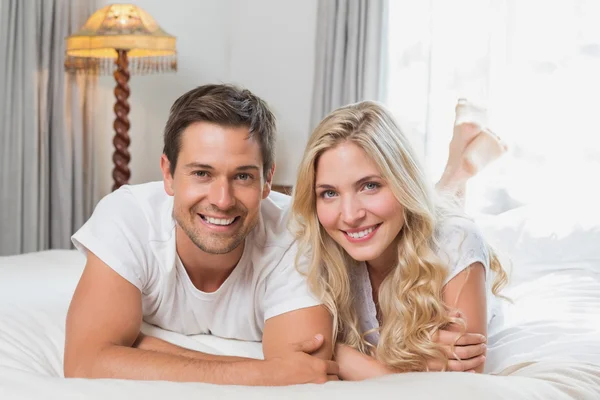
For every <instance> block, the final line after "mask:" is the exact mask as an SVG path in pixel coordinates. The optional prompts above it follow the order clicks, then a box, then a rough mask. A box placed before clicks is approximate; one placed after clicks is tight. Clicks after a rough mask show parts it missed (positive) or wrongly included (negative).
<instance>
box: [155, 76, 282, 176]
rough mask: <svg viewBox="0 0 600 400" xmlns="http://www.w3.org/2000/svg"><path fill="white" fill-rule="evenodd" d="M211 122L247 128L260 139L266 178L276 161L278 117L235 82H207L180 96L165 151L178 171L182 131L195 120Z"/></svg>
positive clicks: (172, 169)
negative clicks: (234, 84)
mask: <svg viewBox="0 0 600 400" xmlns="http://www.w3.org/2000/svg"><path fill="white" fill-rule="evenodd" d="M200 121H205V122H212V123H215V124H219V125H223V126H228V127H240V126H244V127H247V128H248V129H249V131H250V137H254V138H255V139H256V140H258V143H259V145H260V150H261V154H262V159H263V172H264V176H265V179H266V178H267V176H268V174H269V171H270V170H271V167H272V166H273V163H274V162H275V129H276V128H275V116H274V115H273V113H272V112H271V110H270V109H269V106H268V105H267V103H266V102H265V101H263V100H262V99H260V98H259V97H258V96H255V95H254V94H252V92H250V91H249V90H247V89H241V88H238V87H236V86H233V85H224V84H223V85H214V84H213V85H204V86H199V87H197V88H195V89H192V90H190V91H189V92H187V93H185V94H184V95H183V96H181V97H180V98H178V99H177V100H176V101H175V103H173V106H172V107H171V111H170V113H169V119H168V120H167V124H166V126H165V135H164V141H165V143H164V148H163V153H164V154H165V155H166V156H167V159H168V160H169V163H170V164H171V165H170V169H171V174H174V173H175V166H176V165H177V157H178V156H179V151H180V149H181V134H182V132H183V131H184V130H185V129H186V128H187V127H188V126H190V125H191V124H193V123H194V122H200Z"/></svg>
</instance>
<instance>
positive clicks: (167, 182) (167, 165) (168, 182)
mask: <svg viewBox="0 0 600 400" xmlns="http://www.w3.org/2000/svg"><path fill="white" fill-rule="evenodd" d="M160 170H161V171H162V176H163V185H164V186H165V192H167V194H168V195H169V196H173V195H174V194H175V191H174V190H173V175H172V174H171V162H170V161H169V159H168V158H167V156H166V155H165V154H163V155H162V156H161V157H160Z"/></svg>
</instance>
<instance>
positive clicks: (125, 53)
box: [65, 4, 177, 190]
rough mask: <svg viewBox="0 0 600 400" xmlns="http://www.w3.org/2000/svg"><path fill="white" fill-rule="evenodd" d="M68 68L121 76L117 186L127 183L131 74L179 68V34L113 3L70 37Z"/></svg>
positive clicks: (118, 78) (117, 94)
mask: <svg viewBox="0 0 600 400" xmlns="http://www.w3.org/2000/svg"><path fill="white" fill-rule="evenodd" d="M65 69H66V70H67V71H68V72H73V73H89V74H113V75H114V77H115V80H116V83H117V85H116V87H115V97H116V99H117V101H116V103H115V106H114V111H115V115H116V119H115V122H114V128H115V138H114V140H113V144H114V146H115V152H114V154H113V162H114V164H115V166H114V169H113V179H114V185H113V190H115V189H118V188H119V187H120V186H122V185H124V184H127V183H128V182H129V178H130V176H131V172H130V170H129V168H128V164H129V161H130V159H131V156H130V154H129V151H128V147H129V143H130V139H129V135H128V131H129V128H130V123H129V119H128V117H127V116H128V114H129V103H128V102H127V99H128V98H129V94H130V90H129V84H128V82H129V77H130V73H133V74H149V73H163V72H174V71H176V70H177V52H176V47H175V37H174V36H171V35H169V34H168V33H166V32H165V31H164V30H162V29H161V28H160V27H159V26H158V24H156V22H155V21H154V19H153V18H152V17H151V16H150V15H149V14H148V13H147V12H145V11H144V10H142V9H140V8H139V7H137V6H135V5H132V4H111V5H108V6H106V7H104V8H101V9H100V10H98V11H96V12H95V13H94V14H93V15H92V16H91V17H90V18H89V19H88V20H87V22H86V23H85V25H84V26H83V27H82V28H81V30H79V31H78V32H76V33H74V34H72V35H70V36H69V37H67V38H66V55H65Z"/></svg>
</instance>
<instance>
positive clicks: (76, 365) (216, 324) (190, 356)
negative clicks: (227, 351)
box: [64, 85, 506, 385]
mask: <svg viewBox="0 0 600 400" xmlns="http://www.w3.org/2000/svg"><path fill="white" fill-rule="evenodd" d="M465 110H467V111H468V110H469V105H468V104H462V103H459V105H458V106H457V122H460V121H459V118H458V117H459V116H460V115H463V114H464V112H463V111H465ZM467 119H468V118H467ZM462 122H464V123H457V124H456V125H455V130H454V135H453V138H452V141H451V143H450V157H449V160H448V164H447V167H446V170H445V172H444V175H443V177H442V179H441V180H440V182H439V183H438V185H437V190H435V191H434V190H433V189H434V188H432V187H430V185H429V183H428V180H427V178H426V177H425V175H424V173H423V168H422V166H421V164H420V163H419V161H418V160H417V158H416V155H415V152H414V150H413V149H412V147H411V146H410V144H409V143H408V141H407V138H406V136H405V135H404V134H403V133H402V131H401V130H400V129H399V127H398V126H397V124H396V122H395V121H394V118H393V117H392V116H391V115H390V113H389V111H387V110H386V109H385V108H384V107H382V106H381V105H379V104H377V103H373V102H362V103H358V104H354V105H349V106H346V107H342V108H340V109H338V110H336V111H334V112H332V113H331V114H330V115H329V116H327V117H326V118H325V119H324V120H323V121H322V122H321V123H320V125H319V126H318V127H317V128H316V129H315V131H314V132H313V134H312V136H311V137H310V139H309V141H308V144H307V147H306V150H305V153H304V157H303V159H302V162H301V165H300V167H299V173H298V180H297V182H296V185H295V187H294V194H293V196H292V198H291V201H290V199H289V197H287V196H284V195H281V194H278V193H276V192H271V182H272V179H273V173H274V171H275V164H274V158H275V156H274V149H275V118H274V116H273V114H272V112H271V111H270V110H269V108H268V106H267V105H266V104H265V103H264V102H263V101H262V100H261V99H259V98H258V97H256V96H255V95H253V94H252V93H250V92H249V91H247V90H241V89H238V88H236V87H233V86H229V85H206V86H201V87H198V88H196V89H194V90H191V91H190V92H188V93H186V94H184V95H183V96H181V97H180V98H179V99H178V100H177V101H176V102H175V103H174V104H173V106H172V108H171V111H170V115H169V119H168V122H167V124H166V127H165V132H164V154H163V155H162V158H161V161H160V166H161V169H162V173H163V178H164V179H163V181H162V182H154V183H148V184H142V185H133V186H124V187H122V188H120V189H119V190H117V191H115V192H113V193H111V194H109V195H108V196H106V197H105V198H104V199H102V200H101V201H100V202H99V204H98V205H97V207H96V209H95V210H94V213H93V215H92V217H91V218H90V219H89V221H87V222H86V224H85V225H84V226H83V227H82V228H81V229H80V230H79V231H78V232H77V233H75V235H74V236H73V242H74V244H75V246H76V247H77V248H78V249H79V250H80V251H82V252H84V253H85V254H87V263H86V266H85V269H84V272H83V275H82V276H81V279H80V281H79V284H78V286H77V289H76V291H75V294H74V296H73V299H72V302H71V305H70V308H69V313H68V316H67V324H66V343H65V358H64V372H65V376H66V377H87V378H126V379H159V380H172V381H200V382H211V383H221V384H243V385H287V384H299V383H311V382H312V383H320V382H326V381H328V380H337V379H344V380H359V379H366V378H370V377H376V376H381V375H384V374H392V373H399V372H407V371H441V370H450V371H470V372H481V371H482V370H483V368H484V362H485V354H486V345H485V343H486V338H485V336H486V333H487V331H486V329H487V324H488V323H489V321H490V319H491V317H492V316H493V307H492V304H493V301H492V300H493V298H494V295H495V294H497V293H498V290H499V289H500V288H501V287H502V284H503V283H504V282H505V280H506V274H505V273H504V271H503V269H502V267H501V265H500V264H499V262H498V258H497V257H496V255H495V254H494V252H493V251H492V250H491V248H490V247H489V246H488V245H487V244H486V242H485V241H484V239H483V238H482V236H481V234H480V233H479V231H478V229H477V227H476V226H475V225H474V223H473V222H472V221H471V220H469V219H468V218H466V217H465V216H464V215H463V214H462V212H461V207H460V205H459V202H457V201H451V200H450V199H451V197H450V196H449V194H453V195H455V194H457V193H460V192H461V191H462V190H463V189H464V186H465V182H466V181H467V179H468V178H469V177H470V176H472V175H474V174H475V173H476V172H477V170H478V168H481V167H482V166H483V165H484V164H485V163H486V162H489V161H491V160H492V159H494V158H495V157H497V156H498V155H499V154H501V153H502V151H504V148H503V145H502V144H501V142H500V141H499V140H498V139H497V138H496V137H495V136H494V135H493V134H491V133H490V132H489V131H487V130H486V129H484V128H483V127H482V126H480V125H479V124H477V123H469V122H466V121H462ZM490 149H495V150H492V151H490ZM455 197H458V196H455ZM142 321H146V322H147V323H150V324H154V325H156V326H158V327H160V328H163V329H166V330H170V331H174V332H177V333H181V334H184V335H196V334H213V335H216V336H220V337H224V338H232V339H238V340H244V341H262V344H263V353H264V360H255V359H248V358H242V357H232V356H219V355H212V354H206V353H202V352H198V351H193V350H188V349H185V348H182V347H178V346H176V345H173V344H171V343H168V342H166V341H163V340H160V339H158V338H155V337H151V336H147V335H144V334H142V333H141V332H140V329H141V324H142Z"/></svg>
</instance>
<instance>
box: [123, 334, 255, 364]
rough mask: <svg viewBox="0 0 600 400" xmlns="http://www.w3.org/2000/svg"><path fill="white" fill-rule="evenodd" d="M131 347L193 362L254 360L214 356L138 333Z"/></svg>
mask: <svg viewBox="0 0 600 400" xmlns="http://www.w3.org/2000/svg"><path fill="white" fill-rule="evenodd" d="M133 347H134V348H136V349H140V350H150V351H158V352H159V353H166V354H172V355H175V356H182V357H187V358H192V359H195V360H210V361H223V362H226V361H228V362H231V361H250V360H255V359H254V358H248V357H237V356H220V355H216V354H209V353H203V352H201V351H197V350H191V349H186V348H185V347H181V346H178V345H176V344H173V343H169V342H167V341H166V340H162V339H159V338H157V337H154V336H148V335H145V334H143V333H141V332H140V334H139V335H138V337H137V339H136V341H135V343H134V344H133Z"/></svg>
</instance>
